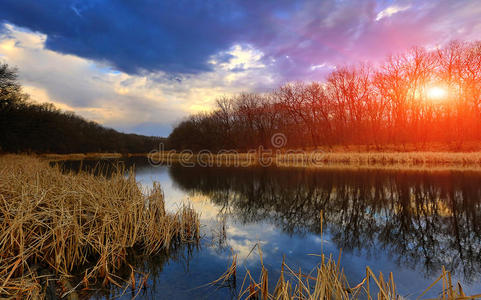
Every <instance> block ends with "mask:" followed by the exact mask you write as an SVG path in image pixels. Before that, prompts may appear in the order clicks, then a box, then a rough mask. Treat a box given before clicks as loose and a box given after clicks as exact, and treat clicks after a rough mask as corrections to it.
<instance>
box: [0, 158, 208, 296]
mask: <svg viewBox="0 0 481 300" xmlns="http://www.w3.org/2000/svg"><path fill="white" fill-rule="evenodd" d="M198 239H199V219H198V215H197V214H196V213H195V212H194V211H193V210H192V209H190V208H188V207H183V208H181V209H180V211H179V212H177V213H176V214H171V213H167V212H166V211H165V209H164V198H163V193H162V191H161V189H160V186H159V185H158V184H154V186H153V187H152V189H150V190H149V191H147V192H145V191H143V190H142V189H141V187H140V185H139V184H138V183H137V182H136V181H135V178H134V176H133V174H132V172H130V173H129V174H128V175H127V176H126V175H125V171H124V170H121V169H119V170H117V172H116V173H114V174H112V175H111V176H109V177H108V178H107V177H103V176H94V175H93V174H92V173H87V172H79V173H75V174H74V173H62V171H61V170H60V169H59V167H50V166H49V164H48V162H47V161H44V160H40V159H38V158H34V157H28V156H18V155H5V156H0V297H2V296H16V297H22V298H37V297H42V296H45V293H46V290H45V289H42V285H45V284H44V283H45V280H54V281H56V282H59V283H60V285H61V286H62V289H63V291H64V292H65V294H69V293H72V291H71V290H72V289H73V288H76V287H78V285H77V286H74V287H72V286H71V285H70V284H69V282H68V279H69V278H71V275H73V273H74V272H77V274H78V272H79V270H81V271H80V273H82V274H84V280H83V285H82V286H81V287H87V286H88V285H89V282H96V281H99V280H100V281H101V282H103V284H115V285H119V283H118V282H117V281H116V280H118V279H117V277H116V276H115V271H116V270H117V269H118V268H120V267H121V266H125V264H128V261H127V256H128V255H127V252H128V251H133V250H135V251H141V252H142V253H145V254H155V253H158V252H160V251H163V250H168V249H169V248H170V247H173V246H174V245H176V244H182V243H189V242H196V241H198Z"/></svg>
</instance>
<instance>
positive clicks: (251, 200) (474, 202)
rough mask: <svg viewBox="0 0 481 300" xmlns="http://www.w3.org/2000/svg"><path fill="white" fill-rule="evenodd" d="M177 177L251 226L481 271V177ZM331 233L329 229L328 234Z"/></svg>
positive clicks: (291, 173) (289, 172) (238, 173)
mask: <svg viewBox="0 0 481 300" xmlns="http://www.w3.org/2000/svg"><path fill="white" fill-rule="evenodd" d="M170 173H171V177H172V178H173V180H174V181H175V183H176V184H177V185H178V186H179V187H180V188H181V189H183V190H185V191H187V192H189V193H194V194H196V193H200V194H202V195H206V196H209V197H210V199H211V201H212V202H213V203H215V204H216V205H218V206H219V207H221V210H222V211H223V212H230V213H232V214H234V215H236V218H238V219H240V220H241V221H242V222H244V223H252V222H258V221H262V220H266V219H267V220H269V221H270V222H272V223H274V224H275V225H276V226H278V228H281V229H282V230H283V231H284V232H287V233H289V234H291V235H303V234H306V233H308V232H309V233H316V234H320V224H319V221H320V216H319V212H320V211H321V210H322V211H323V214H324V215H323V218H324V220H325V223H326V226H327V230H328V232H329V233H330V234H331V236H332V240H333V242H335V243H336V245H337V246H338V247H340V248H343V249H344V250H347V251H356V250H362V251H368V252H373V253H375V252H377V251H382V252H387V253H389V254H391V256H392V257H393V258H394V259H395V260H396V261H397V263H398V264H400V265H407V266H410V267H413V268H414V267H415V266H418V265H423V266H424V270H425V272H426V274H427V275H432V274H433V273H437V272H439V269H440V268H441V266H442V265H444V266H446V267H447V268H448V269H450V270H451V271H453V272H456V271H457V272H460V273H462V274H463V275H464V277H465V280H468V281H469V280H470V279H474V278H473V277H474V275H475V274H476V273H478V272H479V271H480V269H481V259H480V258H481V257H480V255H481V250H480V245H481V227H480V224H479V223H478V222H477V219H478V217H481V216H480V214H481V209H480V203H481V174H477V173H470V172H412V171H411V172H401V171H376V170H363V171H346V170H342V171H340V170H314V169H275V168H248V169H247V168H245V169H239V168H237V169H234V168H182V167H180V166H172V167H171V168H170ZM325 228H326V227H325Z"/></svg>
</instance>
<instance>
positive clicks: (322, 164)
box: [31, 149, 481, 171]
mask: <svg viewBox="0 0 481 300" xmlns="http://www.w3.org/2000/svg"><path fill="white" fill-rule="evenodd" d="M31 155H32V156H37V157H39V158H42V159H46V160H48V161H62V160H95V159H121V158H131V157H146V158H147V157H148V158H150V159H151V160H152V161H154V162H156V163H157V164H168V163H180V164H182V163H186V164H187V163H188V164H189V165H190V166H192V164H193V163H194V164H197V165H200V166H204V167H215V166H217V167H254V166H266V165H263V164H262V163H259V161H261V160H264V161H265V160H266V159H267V160H270V162H271V164H270V165H269V166H273V167H274V166H275V167H297V168H309V169H311V168H320V169H336V170H339V169H350V170H352V169H383V170H414V171H416V170H419V171H423V170H433V171H437V170H439V171H449V170H452V171H458V170H459V171H481V150H478V151H472V152H467V151H465V152H456V151H406V152H404V151H390V152H383V151H369V152H367V151H359V152H358V151H339V150H338V149H337V151H332V152H331V151H323V150H320V149H319V150H316V151H310V150H307V151H302V150H284V149H283V150H279V149H277V150H268V151H266V152H262V153H260V152H249V153H247V152H238V153H237V152H235V153H234V151H233V150H231V151H225V152H220V153H219V152H217V153H216V152H208V153H207V152H201V153H192V152H176V151H161V152H154V153H71V154H55V153H44V154H31ZM313 155H316V159H315V162H314V163H313V162H312V161H311V158H312V156H313Z"/></svg>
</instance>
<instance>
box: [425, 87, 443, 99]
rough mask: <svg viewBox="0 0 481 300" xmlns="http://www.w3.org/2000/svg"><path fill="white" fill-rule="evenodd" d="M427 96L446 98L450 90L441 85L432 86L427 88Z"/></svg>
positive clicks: (429, 97) (430, 97)
mask: <svg viewBox="0 0 481 300" xmlns="http://www.w3.org/2000/svg"><path fill="white" fill-rule="evenodd" d="M427 96H428V99H429V100H438V101H439V100H444V99H446V97H447V96H448V92H447V90H446V89H445V88H443V87H440V86H432V87H429V88H428V90H427Z"/></svg>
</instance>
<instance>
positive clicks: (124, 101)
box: [0, 0, 481, 134]
mask: <svg viewBox="0 0 481 300" xmlns="http://www.w3.org/2000/svg"><path fill="white" fill-rule="evenodd" d="M480 20H481V5H479V1H477V0H463V1H449V0H437V1H421V0H419V1H404V0H401V1H391V0H385V1H384V0H379V1H376V0H362V1H361V0H357V1H356V0H342V1H339V0H326V1H322V2H321V1H314V0H304V1H288V0H281V1H255V0H235V1H223V0H213V1H153V0H137V1H109V0H45V1H31V0H3V1H2V9H1V10H0V23H1V22H3V23H4V25H2V27H0V28H1V29H0V31H3V33H1V34H2V36H1V40H0V43H1V47H0V55H2V56H1V57H0V59H2V60H4V61H6V62H7V63H11V64H14V65H17V66H19V68H20V71H21V77H22V81H23V82H24V83H25V84H26V85H27V86H28V89H29V90H30V91H31V92H32V93H34V95H35V96H38V97H41V98H43V99H44V100H46V101H54V102H56V103H57V104H59V105H61V107H63V108H65V109H71V110H74V111H76V112H78V113H80V114H82V115H83V116H85V117H86V118H92V119H94V120H97V121H99V122H102V123H103V124H106V125H108V126H113V127H115V128H117V129H121V130H127V131H135V132H139V133H148V134H166V133H168V132H169V128H170V125H169V124H172V123H173V122H175V120H178V119H179V118H181V117H182V116H185V115H186V114H188V113H191V112H195V111H199V110H207V109H209V108H210V107H211V106H212V103H213V101H214V99H215V97H217V96H219V95H224V94H231V93H236V92H240V91H263V90H268V89H270V88H273V87H275V86H276V85H278V84H281V83H283V82H286V81H291V80H319V79H322V78H323V77H324V76H325V75H326V74H327V73H328V72H330V71H331V70H333V69H334V68H335V66H336V65H339V64H354V63H357V62H359V61H365V60H369V61H373V62H376V61H380V60H382V59H383V58H384V57H385V56H386V55H388V54H391V53H397V52H401V51H404V50H405V49H407V48H409V47H412V46H416V45H418V46H428V47H435V46H437V45H441V44H444V43H446V42H448V41H449V40H452V39H460V40H473V39H479V38H480V36H481V35H480V34H481V24H480ZM62 105H63V106H62ZM157 128H162V129H159V130H157Z"/></svg>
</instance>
